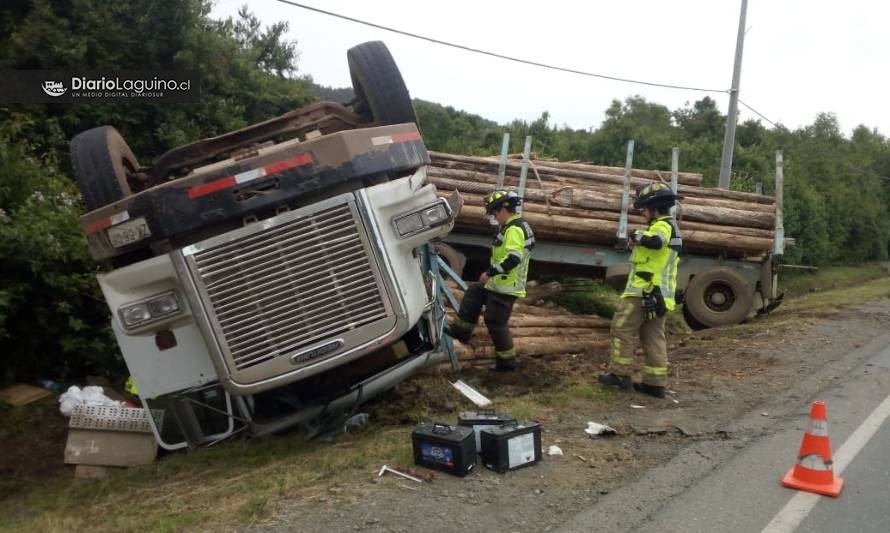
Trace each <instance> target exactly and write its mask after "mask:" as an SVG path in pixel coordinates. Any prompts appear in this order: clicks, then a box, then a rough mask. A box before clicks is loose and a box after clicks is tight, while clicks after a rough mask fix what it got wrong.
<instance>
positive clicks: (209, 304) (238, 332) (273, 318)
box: [192, 203, 387, 370]
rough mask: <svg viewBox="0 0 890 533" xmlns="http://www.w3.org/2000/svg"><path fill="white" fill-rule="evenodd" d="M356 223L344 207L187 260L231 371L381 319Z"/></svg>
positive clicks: (347, 206) (380, 304) (378, 294)
mask: <svg viewBox="0 0 890 533" xmlns="http://www.w3.org/2000/svg"><path fill="white" fill-rule="evenodd" d="M356 217H357V215H356V214H355V212H354V209H353V208H352V205H351V203H344V204H340V205H336V206H334V207H329V208H326V209H323V210H320V211H317V212H315V213H312V214H311V215H308V216H302V217H300V218H296V219H294V220H289V221H287V222H284V223H281V224H279V225H275V226H272V227H267V228H266V229H262V230H260V231H258V232H255V233H250V234H248V235H244V236H241V237H239V238H236V239H234V240H230V241H228V242H225V243H221V244H218V245H215V246H210V247H208V248H206V249H203V250H200V251H198V252H196V253H194V254H193V256H192V261H193V262H192V268H193V270H194V271H195V273H196V277H197V278H198V281H199V285H203V292H204V294H203V299H204V300H205V307H206V308H207V311H208V314H210V315H211V319H212V320H213V321H214V322H215V327H217V328H218V329H219V333H221V337H222V339H221V341H222V343H223V344H224V348H225V350H226V351H227V352H228V353H227V355H228V357H229V359H230V360H229V363H230V364H231V365H233V367H234V369H237V370H244V369H247V368H250V367H252V366H255V365H259V364H261V363H263V362H266V361H269V360H271V359H276V358H279V357H282V356H290V355H293V354H299V353H300V352H301V351H302V350H307V349H309V348H311V347H313V346H317V345H318V344H319V343H320V342H323V341H325V339H336V338H337V337H338V336H340V335H343V334H344V333H346V332H348V331H350V330H354V329H356V328H360V327H362V326H365V325H367V324H370V323H372V322H374V321H377V320H379V319H381V318H383V317H385V316H387V306H386V305H385V304H384V300H383V296H382V294H381V290H380V288H379V286H378V283H377V278H376V276H375V271H374V269H373V268H372V265H371V261H370V259H369V254H368V251H367V250H366V247H365V245H364V244H363V239H362V233H361V231H362V228H361V225H360V223H359V222H358V221H357V218H356ZM334 352H336V348H334V349H327V350H323V351H320V352H316V355H313V356H312V357H316V356H320V355H323V354H324V353H330V354H331V355H332V354H333V353H334ZM305 359H306V361H305V362H307V363H308V360H309V357H306V358H305ZM313 362H314V360H313ZM294 364H299V363H297V362H295V363H294Z"/></svg>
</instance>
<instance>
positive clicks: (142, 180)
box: [71, 42, 460, 449]
mask: <svg viewBox="0 0 890 533" xmlns="http://www.w3.org/2000/svg"><path fill="white" fill-rule="evenodd" d="M347 58H348V60H349V67H350V72H351V75H352V79H353V86H354V90H355V94H356V98H355V99H354V100H353V101H352V102H350V103H349V104H345V105H344V104H339V103H334V102H320V103H315V104H312V105H310V106H307V107H304V108H301V109H297V110H294V111H291V112H289V113H287V114H285V115H282V116H280V117H277V118H274V119H271V120H268V121H266V122H262V123H259V124H255V125H252V126H249V127H246V128H243V129H241V130H238V131H234V132H230V133H226V134H224V135H220V136H218V137H213V138H209V139H204V140H201V141H197V142H195V143H192V144H189V145H185V146H182V147H179V148H176V149H174V150H171V151H170V152H167V153H165V154H163V155H162V156H160V157H159V158H157V159H156V160H155V162H154V164H153V165H151V166H140V165H139V163H138V162H137V161H136V158H135V157H134V156H133V153H132V152H131V151H130V150H129V149H128V148H127V145H126V143H125V142H124V140H123V139H122V138H121V136H120V135H119V134H118V133H117V131H116V130H114V129H113V128H112V127H109V126H103V127H99V128H95V129H92V130H89V131H86V132H84V133H81V134H79V135H78V136H76V137H75V138H74V139H73V140H72V143H71V153H72V160H73V166H74V172H75V176H76V178H77V182H78V185H79V187H80V190H81V193H82V196H83V199H84V202H85V204H86V206H87V208H88V211H89V212H88V213H87V214H85V215H84V216H83V217H82V226H83V229H84V231H85V233H86V235H87V238H88V242H89V247H90V251H91V253H92V255H93V257H94V258H95V259H97V260H108V261H110V262H111V263H112V264H113V265H114V267H115V268H114V269H113V270H111V271H110V272H106V273H103V274H100V275H99V284H100V286H101V288H102V291H103V293H104V296H105V299H106V301H107V303H108V306H109V309H110V311H111V325H112V328H113V330H114V334H115V336H116V338H117V341H118V344H119V346H120V349H121V352H122V354H123V357H124V360H125V361H126V364H127V367H128V368H129V370H130V373H131V375H132V378H133V380H134V382H135V385H136V387H137V390H138V396H139V398H140V399H141V401H142V404H143V406H144V407H145V408H146V409H151V410H152V412H153V413H155V416H154V417H149V418H150V422H151V423H152V426H153V429H154V433H155V437H156V439H157V440H158V443H159V444H160V445H161V446H162V447H164V448H167V449H176V448H182V447H186V446H190V447H195V446H200V445H204V444H208V443H212V442H215V441H217V440H219V439H222V438H225V437H227V436H229V435H231V434H233V433H234V432H236V431H239V430H242V429H247V430H248V431H249V432H251V433H254V434H264V433H269V432H273V431H277V430H280V429H283V428H285V427H290V426H293V425H297V424H301V423H302V424H307V425H310V424H312V423H314V421H316V420H318V419H320V418H323V417H321V416H320V415H328V414H334V413H338V412H344V411H346V412H348V411H350V410H354V409H355V407H356V406H357V405H359V404H360V403H361V402H363V401H365V400H367V399H368V398H370V397H372V396H373V395H374V394H376V393H378V392H380V391H383V390H385V389H387V388H390V387H392V386H394V385H395V384H396V383H398V382H399V381H400V380H402V379H404V378H406V377H407V376H409V375H410V374H411V373H412V372H413V371H414V370H415V369H417V368H418V367H420V366H422V365H424V364H427V363H430V362H433V361H435V360H437V359H440V358H441V357H443V350H442V341H441V337H440V331H441V327H440V325H441V323H442V311H443V310H442V309H441V305H437V293H436V291H437V284H436V283H435V281H434V277H433V276H432V275H431V270H432V268H431V265H430V262H431V261H434V260H435V258H434V257H432V255H431V254H432V251H431V250H432V247H431V246H429V244H428V243H429V242H430V241H431V240H433V239H437V238H440V237H443V236H445V235H446V234H447V233H448V232H449V231H450V230H451V228H452V226H453V223H454V219H455V216H456V215H457V212H458V211H459V209H460V203H459V196H457V197H455V199H454V201H451V202H449V201H448V200H447V199H442V198H438V197H437V195H436V191H435V187H434V186H433V185H431V184H430V183H429V182H428V181H427V179H426V174H425V165H426V164H427V163H429V156H428V154H427V151H426V148H425V147H424V144H423V141H422V140H421V136H420V133H419V132H418V130H417V127H416V124H415V122H416V119H415V115H414V110H413V107H412V104H411V100H410V97H409V95H408V91H407V89H406V87H405V84H404V81H403V79H402V76H401V74H400V73H399V71H398V68H397V67H396V64H395V62H394V61H393V58H392V56H391V55H390V53H389V51H388V50H387V48H386V47H385V45H384V44H383V43H382V42H369V43H364V44H361V45H359V46H356V47H354V48H352V49H350V50H349V52H348V54H347Z"/></svg>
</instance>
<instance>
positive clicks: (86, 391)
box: [59, 385, 123, 416]
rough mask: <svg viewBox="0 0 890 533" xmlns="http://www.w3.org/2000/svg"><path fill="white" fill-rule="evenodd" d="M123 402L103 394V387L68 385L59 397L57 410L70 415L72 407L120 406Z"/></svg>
mask: <svg viewBox="0 0 890 533" xmlns="http://www.w3.org/2000/svg"><path fill="white" fill-rule="evenodd" d="M122 405H123V402H119V401H117V400H112V399H111V398H109V397H108V396H106V395H105V391H104V389H102V387H97V386H93V385H90V386H87V387H84V388H83V389H81V388H80V387H77V386H71V387H68V391H67V392H64V393H62V395H61V396H60V397H59V411H61V412H62V414H63V415H65V416H71V413H72V412H73V411H74V408H75V407H77V406H84V407H94V406H95V407H120V406H122Z"/></svg>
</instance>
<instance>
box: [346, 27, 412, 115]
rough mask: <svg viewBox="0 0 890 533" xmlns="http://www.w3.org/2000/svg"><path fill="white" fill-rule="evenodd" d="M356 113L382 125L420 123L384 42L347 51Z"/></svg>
mask: <svg viewBox="0 0 890 533" xmlns="http://www.w3.org/2000/svg"><path fill="white" fill-rule="evenodd" d="M346 59H347V61H348V62H349V74H350V76H352V88H353V90H354V91H355V97H356V103H355V107H354V109H355V111H356V112H357V113H358V114H359V115H361V116H362V118H363V119H364V120H366V121H367V122H374V123H377V124H380V125H387V124H402V123H405V122H414V123H416V122H417V115H416V114H415V113H414V106H413V105H412V104H411V96H410V95H409V94H408V88H407V87H406V86H405V80H404V79H402V74H401V73H400V72H399V67H398V66H396V62H395V60H394V59H393V58H392V54H390V53H389V49H388V48H386V45H385V44H383V41H370V42H367V43H362V44H360V45H358V46H354V47H352V48H350V49H349V51H347V52H346Z"/></svg>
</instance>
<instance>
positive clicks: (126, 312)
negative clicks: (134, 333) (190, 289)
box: [117, 291, 181, 329]
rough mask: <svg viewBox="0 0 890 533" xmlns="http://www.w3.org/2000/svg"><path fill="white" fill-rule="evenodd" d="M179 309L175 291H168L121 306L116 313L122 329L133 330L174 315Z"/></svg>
mask: <svg viewBox="0 0 890 533" xmlns="http://www.w3.org/2000/svg"><path fill="white" fill-rule="evenodd" d="M180 309H181V307H180V305H179V297H178V296H177V295H176V291H170V292H165V293H164V294H159V295H157V296H152V297H151V298H147V299H145V300H142V301H140V302H136V303H132V304H127V305H123V306H121V307H120V308H119V309H118V311H117V312H118V315H120V319H121V322H122V323H123V325H124V328H126V329H133V328H136V327H139V326H143V325H145V324H149V323H151V322H155V321H157V320H160V319H162V318H166V317H168V316H171V315H175V314H176V313H178V312H179V311H180Z"/></svg>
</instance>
